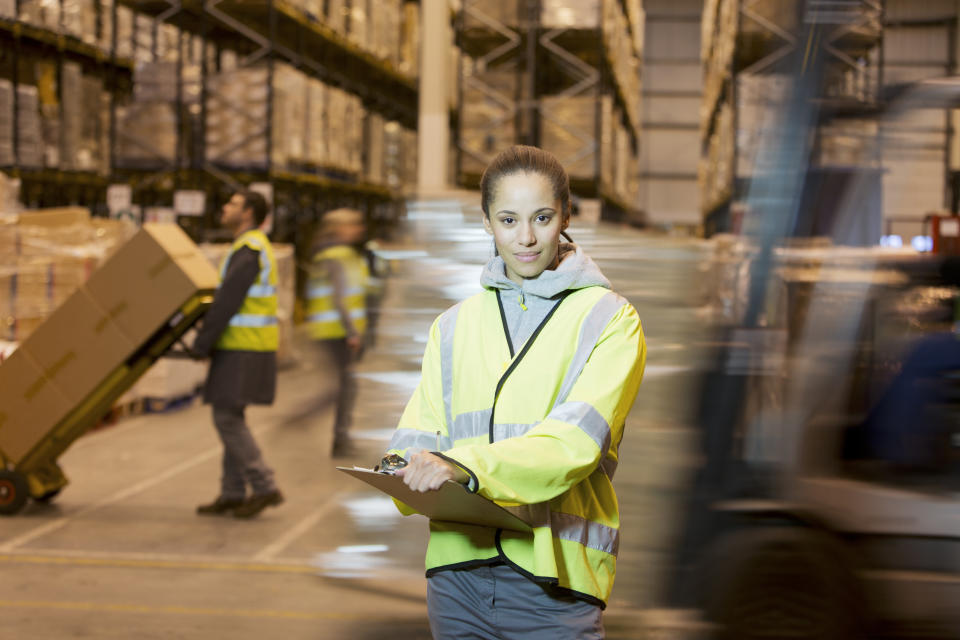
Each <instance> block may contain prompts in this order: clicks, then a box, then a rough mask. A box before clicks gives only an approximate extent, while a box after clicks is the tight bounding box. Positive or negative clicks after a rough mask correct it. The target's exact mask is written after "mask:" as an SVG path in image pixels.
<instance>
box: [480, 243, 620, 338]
mask: <svg viewBox="0 0 960 640" xmlns="http://www.w3.org/2000/svg"><path fill="white" fill-rule="evenodd" d="M559 253H560V264H558V265H557V268H556V269H547V270H545V271H544V272H543V273H541V274H540V275H539V276H537V277H536V278H530V279H525V280H524V281H523V284H522V285H520V284H517V283H516V282H514V281H513V280H511V279H510V278H508V277H507V272H506V265H504V262H503V258H501V257H500V256H494V257H493V258H491V259H490V260H489V261H488V262H487V264H486V266H484V268H483V275H481V277H480V284H482V285H483V286H484V287H485V288H487V289H496V290H499V292H500V300H501V302H502V304H503V312H504V316H505V318H506V320H507V327H508V330H509V331H510V339H511V341H512V343H513V346H514V352H518V351H519V350H520V348H521V345H523V343H524V342H526V340H527V338H529V337H530V335H531V334H532V333H533V331H534V330H535V329H536V328H537V325H539V324H540V322H541V321H542V320H543V318H544V317H545V316H546V315H547V314H548V313H549V312H550V309H552V308H553V306H554V305H555V304H556V300H553V297H554V296H556V295H557V294H559V293H563V292H564V291H567V290H568V289H583V288H585V287H594V286H600V287H604V288H606V289H609V288H610V281H609V280H607V279H606V277H604V275H603V273H601V272H600V268H599V267H598V266H597V264H596V263H595V262H594V261H593V260H591V259H590V257H589V256H587V255H586V254H584V253H583V250H582V249H581V248H580V247H579V246H577V245H576V244H573V243H567V242H563V243H560V250H559Z"/></svg>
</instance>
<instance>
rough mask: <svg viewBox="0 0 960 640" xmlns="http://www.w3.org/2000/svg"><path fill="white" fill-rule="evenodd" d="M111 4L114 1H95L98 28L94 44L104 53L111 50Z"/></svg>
mask: <svg viewBox="0 0 960 640" xmlns="http://www.w3.org/2000/svg"><path fill="white" fill-rule="evenodd" d="M113 2H114V0H98V1H97V6H98V7H99V9H98V12H99V16H98V20H99V21H100V28H99V29H98V30H97V38H96V42H95V43H94V44H96V45H97V47H99V48H100V49H101V50H102V51H104V52H106V53H109V52H110V51H112V50H113Z"/></svg>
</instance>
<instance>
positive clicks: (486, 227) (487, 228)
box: [483, 214, 493, 235]
mask: <svg viewBox="0 0 960 640" xmlns="http://www.w3.org/2000/svg"><path fill="white" fill-rule="evenodd" d="M483 229H484V231H486V232H487V233H489V234H490V235H493V227H491V226H490V217H489V216H488V215H487V214H483Z"/></svg>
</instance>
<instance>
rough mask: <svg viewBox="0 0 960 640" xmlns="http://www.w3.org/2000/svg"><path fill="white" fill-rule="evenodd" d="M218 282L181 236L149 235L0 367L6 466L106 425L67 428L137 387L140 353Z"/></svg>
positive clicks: (163, 231)
mask: <svg viewBox="0 0 960 640" xmlns="http://www.w3.org/2000/svg"><path fill="white" fill-rule="evenodd" d="M216 281H217V275H216V271H215V270H214V269H213V268H211V267H210V264H209V263H208V262H207V261H206V259H205V258H204V257H203V255H202V254H201V253H200V252H199V251H198V250H197V247H196V245H194V244H193V243H192V242H191V241H190V239H189V238H188V237H187V235H186V234H185V233H183V231H182V230H180V229H179V228H178V227H176V226H174V225H147V226H145V227H144V228H143V229H142V230H141V231H140V232H138V233H137V234H136V235H135V236H134V237H133V238H132V239H131V240H130V241H129V242H127V243H126V244H125V245H124V246H123V247H122V248H121V249H120V250H119V251H117V252H116V253H115V254H114V255H113V256H112V257H111V258H110V259H109V260H108V261H107V262H106V263H105V264H104V265H103V266H102V267H101V268H100V269H98V270H97V272H96V273H94V274H93V276H91V278H90V279H89V280H88V281H87V282H86V283H85V284H84V285H83V286H82V287H80V288H79V289H78V290H77V291H75V292H74V294H73V295H71V296H70V297H69V298H68V299H67V300H66V301H65V302H64V303H63V305H61V306H60V307H59V308H58V309H57V311H56V312H55V313H54V314H53V315H52V316H50V318H48V320H47V321H46V322H45V323H44V324H43V325H42V326H41V327H39V328H38V329H37V330H36V331H35V332H34V333H33V334H32V335H31V336H30V337H29V338H28V339H27V340H26V341H25V342H23V343H22V344H21V345H20V347H19V348H18V349H17V350H16V351H15V352H14V353H13V354H12V355H11V356H10V357H9V358H8V359H6V360H5V361H4V362H3V364H2V365H0V407H2V409H0V452H2V455H3V457H4V458H5V459H6V460H8V461H11V462H13V463H15V464H17V463H19V461H21V460H23V459H24V458H25V457H26V456H28V455H31V453H32V452H35V451H37V447H39V446H46V447H47V449H48V451H47V453H48V455H50V456H52V457H53V458H55V457H56V455H58V454H59V452H61V451H62V450H63V449H65V448H66V447H67V446H69V444H70V442H72V440H73V439H75V438H76V437H79V435H81V433H82V429H79V428H81V427H88V426H89V425H90V424H92V422H91V420H95V419H97V418H99V416H85V418H88V420H86V421H80V422H78V423H77V427H78V428H71V429H68V428H67V426H66V425H67V423H62V422H61V421H63V420H64V419H65V418H67V417H68V416H69V415H70V414H71V412H73V411H75V410H78V407H80V406H82V405H83V403H84V402H89V401H90V398H91V397H94V396H97V397H105V398H108V399H109V398H111V397H115V396H117V395H119V394H120V393H121V392H122V391H123V387H124V385H127V386H129V384H132V383H133V381H134V380H135V373H133V369H132V368H131V365H132V364H133V363H134V361H133V360H131V358H135V353H137V352H138V350H139V349H141V348H142V347H143V346H144V345H145V344H147V343H148V342H149V340H150V339H151V336H154V335H156V334H157V332H158V331H160V330H162V329H163V328H164V327H169V326H170V324H169V323H170V321H171V318H173V317H175V315H176V314H177V313H178V312H179V310H180V309H181V307H182V306H183V305H184V304H186V303H187V302H188V301H189V300H190V299H191V298H192V297H193V296H195V295H197V294H198V293H200V292H204V291H212V290H213V288H214V287H215V286H216ZM74 415H76V414H74ZM58 425H59V426H58ZM52 433H56V436H57V437H56V438H54V439H51V438H49V437H48V436H50V435H51V434H52Z"/></svg>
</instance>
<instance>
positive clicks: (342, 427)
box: [317, 338, 357, 444]
mask: <svg viewBox="0 0 960 640" xmlns="http://www.w3.org/2000/svg"><path fill="white" fill-rule="evenodd" d="M317 342H318V344H319V347H320V349H321V350H322V351H323V352H324V353H325V354H326V357H327V359H328V360H329V361H330V363H332V364H333V366H334V368H335V370H336V376H337V383H338V384H337V412H336V418H335V419H334V423H333V442H334V444H336V443H337V442H343V441H345V440H347V439H348V438H349V437H350V425H351V424H352V422H353V407H354V405H355V404H356V402H357V379H356V377H355V374H354V371H353V370H354V363H355V362H356V360H357V357H356V356H355V355H354V354H353V353H351V351H350V347H348V346H347V339H346V338H333V339H330V340H318V341H317Z"/></svg>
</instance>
